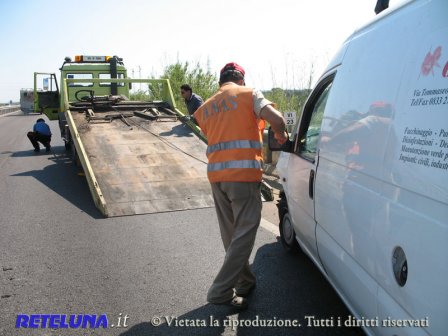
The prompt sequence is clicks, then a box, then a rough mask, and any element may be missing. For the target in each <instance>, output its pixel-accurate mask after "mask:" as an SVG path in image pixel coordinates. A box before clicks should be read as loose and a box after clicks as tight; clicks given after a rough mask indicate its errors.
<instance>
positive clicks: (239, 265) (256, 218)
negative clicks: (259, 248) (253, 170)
mask: <svg viewBox="0 0 448 336" xmlns="http://www.w3.org/2000/svg"><path fill="white" fill-rule="evenodd" d="M211 187H212V192H213V198H214V201H215V208H216V213H217V215H218V222H219V229H220V231H221V238H222V242H223V244H224V249H225V251H226V256H225V259H224V263H223V265H222V267H221V270H220V271H219V273H218V275H217V276H216V278H215V280H214V281H213V284H212V286H211V287H210V289H209V291H208V294H207V301H208V302H211V303H223V302H226V301H228V300H231V299H232V297H233V293H234V292H233V289H234V288H235V290H236V291H237V292H239V293H244V292H247V291H248V290H249V289H250V288H251V287H252V286H253V285H255V275H254V274H253V273H252V271H251V270H250V267H249V257H250V254H251V252H252V249H253V247H254V243H255V237H256V234H257V229H258V226H259V225H260V220H261V208H262V203H261V194H260V191H261V190H260V188H261V183H260V182H217V183H211Z"/></svg>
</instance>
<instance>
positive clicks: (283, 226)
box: [279, 212, 300, 253]
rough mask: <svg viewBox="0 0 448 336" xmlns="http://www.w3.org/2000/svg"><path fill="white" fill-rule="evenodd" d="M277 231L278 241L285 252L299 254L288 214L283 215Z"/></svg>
mask: <svg viewBox="0 0 448 336" xmlns="http://www.w3.org/2000/svg"><path fill="white" fill-rule="evenodd" d="M279 229H280V240H281V242H282V245H283V247H284V248H285V250H286V251H287V252H289V253H297V252H299V250H300V248H299V244H298V243H297V240H296V233H295V232H294V228H293V226H292V222H291V216H290V215H289V213H288V212H286V213H285V214H284V215H283V218H282V220H281V221H280V226H279Z"/></svg>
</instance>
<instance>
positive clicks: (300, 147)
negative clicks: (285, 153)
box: [295, 75, 334, 162]
mask: <svg viewBox="0 0 448 336" xmlns="http://www.w3.org/2000/svg"><path fill="white" fill-rule="evenodd" d="M333 79H334V75H331V76H330V77H327V78H326V79H324V80H323V81H322V82H321V84H320V86H321V87H320V88H319V86H318V87H317V88H316V89H317V90H315V93H316V94H313V95H312V96H311V97H310V99H309V100H308V101H307V103H306V106H305V108H304V110H303V117H302V123H301V124H300V126H299V134H298V139H297V143H296V150H295V153H296V154H298V155H299V156H301V157H303V158H304V159H306V160H309V161H313V162H314V159H315V156H316V152H317V142H318V140H319V135H320V128H321V125H322V119H323V116H324V111H325V106H326V104H327V99H328V95H329V94H330V91H331V86H332V83H333Z"/></svg>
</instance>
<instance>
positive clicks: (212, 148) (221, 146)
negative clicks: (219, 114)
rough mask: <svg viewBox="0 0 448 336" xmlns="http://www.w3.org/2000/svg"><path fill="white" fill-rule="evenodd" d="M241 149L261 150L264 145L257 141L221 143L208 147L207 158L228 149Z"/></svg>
mask: <svg viewBox="0 0 448 336" xmlns="http://www.w3.org/2000/svg"><path fill="white" fill-rule="evenodd" d="M241 148H252V149H261V148H262V144H261V142H260V141H255V140H233V141H226V142H219V143H217V144H214V145H211V146H208V147H207V156H208V155H209V154H211V153H214V152H218V151H222V150H226V149H241Z"/></svg>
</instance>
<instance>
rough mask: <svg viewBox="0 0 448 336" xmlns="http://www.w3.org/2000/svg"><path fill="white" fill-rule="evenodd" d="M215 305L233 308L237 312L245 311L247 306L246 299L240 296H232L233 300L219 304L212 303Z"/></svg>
mask: <svg viewBox="0 0 448 336" xmlns="http://www.w3.org/2000/svg"><path fill="white" fill-rule="evenodd" d="M213 304H216V305H223V306H229V307H231V308H235V309H238V310H245V309H247V307H248V306H249V305H248V303H247V299H246V298H243V297H241V296H236V295H234V296H233V298H232V299H231V300H229V301H224V302H220V303H213Z"/></svg>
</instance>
